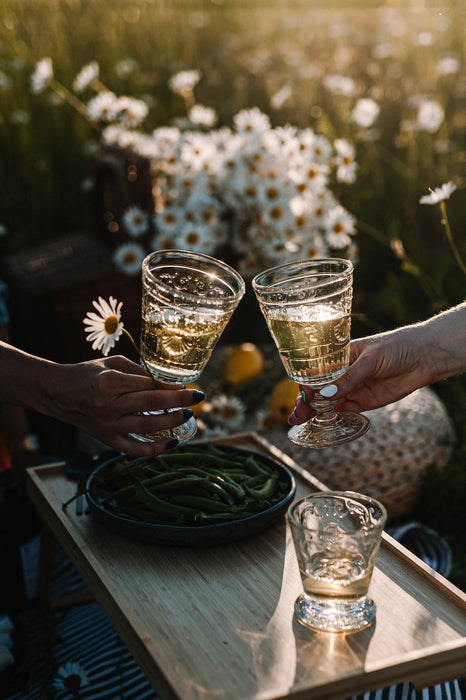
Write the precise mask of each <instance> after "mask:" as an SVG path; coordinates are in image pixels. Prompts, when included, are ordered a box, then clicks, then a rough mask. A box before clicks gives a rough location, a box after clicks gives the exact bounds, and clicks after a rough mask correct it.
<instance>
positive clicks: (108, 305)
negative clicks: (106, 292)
mask: <svg viewBox="0 0 466 700" xmlns="http://www.w3.org/2000/svg"><path fill="white" fill-rule="evenodd" d="M92 304H93V306H94V307H95V308H96V309H97V311H98V312H99V313H98V314H96V313H95V312H94V311H88V312H87V315H86V317H85V318H83V323H84V325H85V326H86V328H85V333H87V334H88V335H87V338H86V340H88V341H89V342H90V343H92V349H93V350H102V354H103V355H108V353H109V352H110V350H111V349H112V348H113V347H114V346H115V343H116V341H117V340H118V339H119V337H120V336H121V334H122V333H123V322H122V321H120V319H121V307H122V306H123V302H122V301H120V302H118V301H117V300H116V299H114V298H113V297H110V298H109V300H108V301H106V300H105V299H102V297H99V301H98V302H97V301H95V300H94V301H93V302H92ZM99 314H100V315H99Z"/></svg>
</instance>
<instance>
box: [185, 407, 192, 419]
mask: <svg viewBox="0 0 466 700" xmlns="http://www.w3.org/2000/svg"><path fill="white" fill-rule="evenodd" d="M192 415H193V412H192V410H191V409H190V408H185V409H184V411H183V417H184V419H185V420H188V418H191V416H192Z"/></svg>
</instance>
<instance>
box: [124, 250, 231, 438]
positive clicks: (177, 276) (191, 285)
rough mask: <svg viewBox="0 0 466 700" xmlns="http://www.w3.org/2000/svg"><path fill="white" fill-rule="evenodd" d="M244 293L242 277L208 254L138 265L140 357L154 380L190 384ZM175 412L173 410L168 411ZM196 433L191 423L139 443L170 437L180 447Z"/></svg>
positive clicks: (169, 256)
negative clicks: (140, 271) (140, 303)
mask: <svg viewBox="0 0 466 700" xmlns="http://www.w3.org/2000/svg"><path fill="white" fill-rule="evenodd" d="M244 292H245V283H244V280H243V278H242V277H241V276H240V275H239V274H238V272H236V270H234V269H233V268H232V267H230V266H229V265H227V264H226V263H224V262H223V261H221V260H217V259H216V258H213V257H211V256H209V255H204V254H202V253H195V252H191V251H186V250H159V251H156V252H154V253H151V254H149V255H148V256H147V257H146V258H145V259H144V260H143V263H142V329H141V343H140V345H141V347H140V352H141V356H142V358H143V360H144V364H145V367H146V369H148V370H149V372H150V373H151V375H152V377H153V378H154V379H158V380H160V381H163V382H168V383H173V384H179V383H181V384H187V383H190V382H194V381H196V380H197V379H198V378H199V376H200V374H201V372H202V370H203V369H204V367H205V365H206V364H207V361H208V360H209V357H210V355H211V353H212V350H213V349H214V347H215V345H216V344H217V341H218V339H219V338H220V336H221V334H222V332H223V330H224V328H225V326H226V325H227V323H228V321H229V319H230V317H231V315H232V314H233V312H234V310H235V309H236V307H237V306H238V304H239V302H240V299H241V297H242V296H243V295H244ZM169 410H176V409H169ZM196 431H197V424H196V421H195V419H194V418H190V419H189V420H188V421H186V422H185V423H183V424H182V425H180V426H177V427H175V428H170V429H168V430H162V431H160V432H159V433H157V434H150V435H136V436H135V437H137V438H138V439H140V440H142V441H152V440H155V439H157V438H159V437H167V436H170V437H174V438H177V439H178V441H179V442H180V443H183V442H187V441H188V440H191V439H192V438H193V437H194V435H195V434H196Z"/></svg>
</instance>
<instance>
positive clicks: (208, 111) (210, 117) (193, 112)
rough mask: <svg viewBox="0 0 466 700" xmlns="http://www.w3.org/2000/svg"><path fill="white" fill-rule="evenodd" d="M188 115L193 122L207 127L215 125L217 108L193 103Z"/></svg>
mask: <svg viewBox="0 0 466 700" xmlns="http://www.w3.org/2000/svg"><path fill="white" fill-rule="evenodd" d="M188 116H189V118H190V120H191V121H192V123H193V124H195V125H196V126H203V127H206V128H210V127H212V126H214V124H215V123H216V121H217V112H216V111H215V109H212V108H211V107H204V105H193V106H192V107H191V109H190V110H189V113H188Z"/></svg>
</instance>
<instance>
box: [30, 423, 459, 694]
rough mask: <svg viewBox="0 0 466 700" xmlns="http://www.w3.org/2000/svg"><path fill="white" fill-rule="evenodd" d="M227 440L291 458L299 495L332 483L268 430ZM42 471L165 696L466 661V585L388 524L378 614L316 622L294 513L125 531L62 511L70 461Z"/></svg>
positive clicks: (51, 507)
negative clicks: (208, 537) (219, 533)
mask: <svg viewBox="0 0 466 700" xmlns="http://www.w3.org/2000/svg"><path fill="white" fill-rule="evenodd" d="M221 442H223V443H228V444H237V445H238V446H241V447H247V448H251V449H255V450H257V451H262V452H265V453H268V454H271V456H273V457H275V458H277V459H279V460H280V461H282V462H283V463H285V464H286V466H288V467H290V468H292V470H293V471H294V473H295V476H296V480H297V497H299V496H301V495H304V494H306V493H309V492H311V491H315V490H320V489H322V488H325V486H324V485H323V484H321V483H320V482H319V481H317V480H316V479H314V478H313V477H312V476H310V475H309V474H308V473H307V472H305V471H304V470H301V469H300V468H299V466H298V465H296V464H295V463H294V462H292V460H290V459H289V458H288V457H287V456H286V455H284V454H283V453H281V452H279V451H278V450H277V449H276V448H273V447H271V446H270V445H269V444H268V443H267V442H266V441H265V440H263V439H262V438H259V437H258V436H257V435H255V434H245V435H238V436H232V437H230V438H229V439H224V440H222V441H221ZM29 476H30V478H29V480H28V487H29V491H30V495H31V497H32V499H33V501H34V502H35V504H36V506H37V508H38V510H39V513H40V515H41V517H42V519H43V521H44V522H45V523H46V525H48V526H49V527H50V528H51V529H52V531H53V532H54V534H55V536H56V538H57V539H58V541H59V542H60V543H61V545H62V546H63V548H64V549H65V550H66V551H67V552H68V554H69V556H70V558H71V559H72V561H73V562H74V563H75V565H76V567H77V568H78V570H79V571H80V573H81V575H82V576H83V578H84V580H85V581H86V582H87V584H88V585H89V587H90V588H91V590H92V592H93V594H94V596H95V597H96V599H97V600H98V601H99V603H100V604H101V606H102V608H103V609H104V611H105V612H106V614H107V616H108V617H109V619H110V621H111V622H112V624H113V625H114V626H115V628H116V629H117V631H118V632H119V634H120V635H121V637H122V639H123V640H124V642H125V643H126V645H127V646H128V648H129V649H130V650H131V652H132V653H133V655H134V657H135V659H136V661H137V662H138V663H139V665H140V666H141V668H142V670H143V671H144V673H145V674H146V676H147V678H148V680H149V681H150V683H151V684H152V685H153V687H154V689H155V690H156V692H157V693H158V694H159V696H160V697H161V699H162V700H170V699H171V698H177V699H179V700H197V699H200V698H203V699H208V700H230V699H231V700H252V699H254V700H278V699H279V698H290V699H293V700H304V699H308V698H309V697H312V698H313V700H318V699H321V700H325V699H329V700H330V699H331V698H333V699H335V698H344V697H346V696H349V695H352V694H356V693H360V692H363V691H365V690H369V689H375V688H378V687H383V686H386V685H390V684H393V683H396V682H400V681H404V680H411V681H412V682H413V683H414V684H415V685H416V686H418V687H419V686H423V685H430V684H434V683H438V682H441V681H444V680H449V679H453V678H458V677H462V676H465V675H466V595H465V594H464V593H463V592H461V591H460V590H458V589H457V588H455V587H454V586H452V584H450V583H449V582H448V581H446V580H445V579H444V578H442V577H441V576H439V575H438V574H436V573H435V572H433V571H432V570H431V569H430V568H429V567H427V566H426V565H425V564H424V563H423V562H421V561H420V560H418V559H417V558H416V557H414V556H413V555H412V554H411V553H410V552H408V551H407V550H405V549H404V548H403V547H401V546H400V545H399V544H398V543H396V542H395V541H394V540H392V538H390V537H389V536H388V535H385V534H384V537H383V542H382V546H381V549H380V553H379V557H378V560H377V566H376V570H375V572H374V575H373V579H372V582H371V586H370V594H371V596H372V597H373V598H374V600H375V601H376V603H377V617H376V622H375V624H374V625H372V626H371V627H370V628H368V629H365V630H362V631H360V632H358V633H354V634H329V633H322V632H313V631H311V630H309V629H307V628H304V627H302V626H301V625H299V623H297V622H296V620H295V619H294V616H293V603H294V600H295V599H296V598H297V596H298V595H299V594H300V593H301V591H302V586H301V579H300V576H299V570H298V565H297V561H296V557H295V553H294V548H293V544H292V540H291V533H290V531H289V528H288V526H287V524H286V520H285V519H283V521H281V522H280V523H278V524H276V525H274V526H273V527H272V528H270V529H268V530H267V531H265V532H264V533H262V534H259V535H256V536H254V537H252V538H249V539H246V540H242V541H240V542H237V543H234V544H229V545H222V546H216V547H208V548H194V549H189V548H184V547H182V548H178V547H162V546H155V545H152V544H145V543H139V542H135V541H133V540H129V539H125V538H123V537H120V536H118V535H115V534H113V533H112V532H110V531H109V530H107V529H105V528H104V527H103V526H102V525H101V524H100V523H97V522H95V521H94V520H93V518H92V517H89V516H81V517H78V516H76V514H75V510H74V508H73V507H70V508H68V509H67V511H66V512H63V511H62V508H61V505H62V503H64V502H65V501H66V500H67V499H68V498H70V497H71V496H72V495H73V493H74V492H75V489H76V483H75V482H72V481H70V480H69V479H67V478H66V475H65V474H64V470H63V465H61V464H55V465H48V466H42V467H37V468H34V469H32V470H30V472H29Z"/></svg>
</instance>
